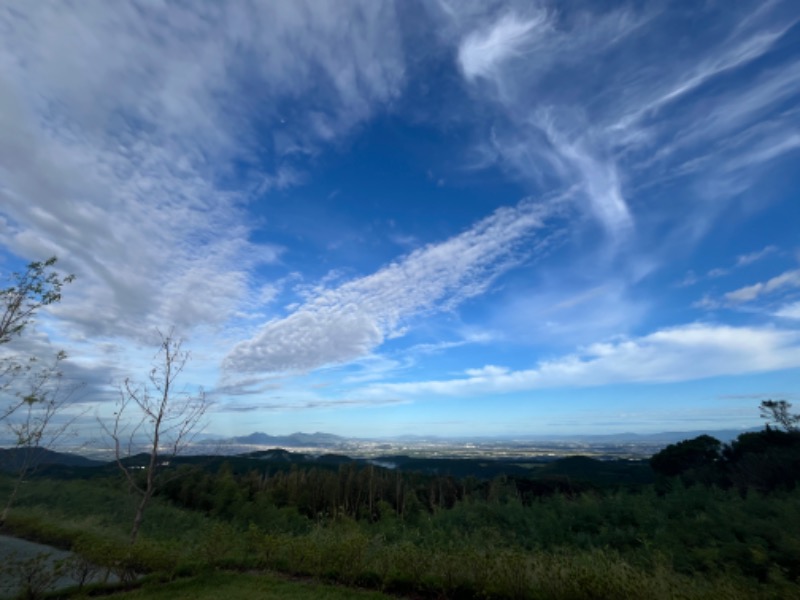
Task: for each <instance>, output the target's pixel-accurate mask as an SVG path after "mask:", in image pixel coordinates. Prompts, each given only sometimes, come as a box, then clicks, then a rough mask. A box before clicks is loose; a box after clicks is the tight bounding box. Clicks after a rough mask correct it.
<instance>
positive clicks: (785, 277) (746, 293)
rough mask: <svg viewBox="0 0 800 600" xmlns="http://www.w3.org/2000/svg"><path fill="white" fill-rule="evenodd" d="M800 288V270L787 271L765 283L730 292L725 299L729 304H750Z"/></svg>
mask: <svg viewBox="0 0 800 600" xmlns="http://www.w3.org/2000/svg"><path fill="white" fill-rule="evenodd" d="M798 287H800V269H798V270H794V271H786V272H785V273H781V274H780V275H777V276H776V277H773V278H772V279H769V280H767V281H764V282H759V283H754V284H753V285H748V286H745V287H742V288H739V289H738V290H734V291H732V292H728V293H727V294H725V296H724V298H725V299H726V300H728V301H729V302H733V303H741V302H750V301H752V300H755V299H757V298H759V297H761V296H765V295H768V294H772V293H775V292H778V291H781V290H785V289H787V288H798Z"/></svg>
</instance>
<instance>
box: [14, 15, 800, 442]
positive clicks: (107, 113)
mask: <svg viewBox="0 0 800 600" xmlns="http://www.w3.org/2000/svg"><path fill="white" fill-rule="evenodd" d="M799 20H800V5H798V4H797V3H796V2H791V1H784V2H782V1H773V2H764V1H758V2H747V1H741V2H722V3H718V2H685V3H680V2H602V3H600V2H580V1H572V2H529V1H524V2H514V1H507V2H505V1H504V2H487V1H483V0H481V1H476V2H469V1H464V2H447V1H444V0H440V1H438V2H437V1H433V0H431V1H430V2H389V1H376V0H364V1H363V2H358V1H336V2H333V1H327V0H313V1H312V0H297V1H293V2H253V3H249V2H245V1H241V2H227V3H218V2H208V3H203V2H187V3H184V2H163V3H160V2H141V3H139V2H126V3H123V2H115V3H108V2H100V1H88V2H80V3H67V2H63V3H45V2H27V1H19V2H15V1H12V2H7V3H5V4H4V5H3V6H2V7H0V32H1V34H0V132H2V134H0V270H1V271H2V272H3V273H4V274H6V273H8V272H9V271H12V270H14V269H18V268H20V266H22V265H24V264H25V263H26V262H28V261H30V260H37V259H41V258H44V257H47V256H50V255H57V256H58V257H59V264H60V265H61V266H62V268H63V269H64V270H65V271H68V272H71V273H74V274H75V275H76V276H77V279H76V281H75V283H74V284H72V285H71V286H70V287H69V289H68V290H67V292H66V294H65V296H64V300H63V302H62V303H61V304H60V305H59V306H57V307H54V308H53V309H52V310H50V311H49V312H47V313H46V314H42V315H41V317H40V319H39V321H38V323H37V326H36V328H35V329H34V330H31V331H30V332H29V335H28V336H27V337H26V338H25V340H23V341H20V342H17V347H16V348H14V349H13V350H14V351H16V352H20V353H21V352H31V353H38V354H42V355H47V354H48V353H51V352H53V351H55V350H56V349H62V348H63V349H64V350H66V351H67V353H68V354H69V356H70V361H69V365H68V375H69V376H70V377H71V378H74V379H76V380H78V381H82V382H84V383H85V384H86V386H85V387H84V389H83V392H82V395H81V397H80V399H79V402H78V404H77V405H76V407H75V410H76V411H78V410H85V409H88V410H89V412H88V413H86V415H90V416H84V417H82V419H81V421H80V422H81V423H82V424H83V426H84V427H85V429H86V431H87V432H88V431H90V430H91V428H92V427H93V426H95V424H96V420H95V414H97V415H100V416H101V417H102V416H103V415H107V414H108V411H109V410H111V407H112V406H113V402H114V400H115V399H116V397H117V393H116V391H115V390H116V388H117V386H118V385H119V383H120V382H121V381H123V380H124V378H125V377H128V376H130V377H133V378H135V379H142V378H144V377H145V376H146V373H147V371H148V369H147V365H148V364H149V363H150V361H151V359H152V357H153V354H154V351H155V347H156V346H155V340H156V339H157V338H156V337H155V336H156V334H155V331H156V329H157V328H161V329H162V330H169V329H170V328H174V330H175V332H176V334H177V335H179V336H180V337H182V338H183V339H184V340H185V348H187V349H189V350H190V351H191V353H192V361H191V363H190V365H189V367H188V369H187V371H186V372H185V378H184V383H185V385H186V386H187V389H190V390H192V389H196V388H197V387H198V386H202V387H203V388H204V389H205V390H206V392H207V394H208V396H209V398H210V399H212V400H213V402H214V405H213V409H212V411H211V413H210V415H209V421H210V422H209V427H208V431H209V432H212V433H218V434H225V435H228V434H230V435H233V434H246V433H249V432H251V431H254V430H260V431H268V432H270V433H289V432H291V431H297V430H302V431H328V432H333V433H339V434H343V435H356V436H365V437H368V436H374V435H381V436H385V435H401V434H408V433H416V434H441V435H506V434H508V435H523V434H532V435H536V434H567V433H606V432H620V431H638V432H648V431H663V430H693V429H702V428H711V429H717V428H728V427H748V426H753V425H757V424H758V422H759V419H758V411H757V406H758V403H759V401H760V400H762V399H765V398H785V399H787V400H789V401H795V402H800V392H799V391H798V383H800V236H798V231H800V227H798V226H799V225H800V199H799V198H798V192H797V190H798V189H800V187H799V186H800V174H798V169H797V164H799V162H798V161H799V159H800V109H798V106H800V102H798V101H799V100H800V24H799V23H798V21H799ZM9 346H10V345H9ZM8 351H11V349H10V348H9V349H8Z"/></svg>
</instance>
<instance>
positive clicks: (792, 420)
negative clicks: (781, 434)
mask: <svg viewBox="0 0 800 600" xmlns="http://www.w3.org/2000/svg"><path fill="white" fill-rule="evenodd" d="M791 408H792V404H791V403H790V402H787V401H786V400H763V401H762V402H761V406H760V407H759V410H760V411H761V418H762V419H767V421H771V422H772V423H775V424H776V425H779V426H781V427H783V429H784V431H787V432H793V431H794V432H796V431H798V430H800V429H799V428H798V424H800V414H797V413H796V414H792V413H790V412H789V411H790V410H791Z"/></svg>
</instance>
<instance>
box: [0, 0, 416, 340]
mask: <svg viewBox="0 0 800 600" xmlns="http://www.w3.org/2000/svg"><path fill="white" fill-rule="evenodd" d="M395 18H396V17H395V14H394V8H393V5H391V4H388V3H374V2H358V1H354V2H347V3H338V2H336V3H316V2H304V1H302V0H301V1H298V2H291V3H279V4H272V3H267V4H264V3H247V2H241V3H236V4H231V5H222V4H213V3H211V4H208V3H204V4H203V3H197V4H194V3H193V4H187V5H181V4H158V3H150V4H146V5H143V6H138V5H135V4H132V3H123V4H120V5H119V6H113V7H112V6H110V5H107V4H104V3H81V4H80V5H77V6H66V5H61V4H40V3H19V4H17V5H16V7H15V8H14V9H13V10H5V11H3V12H2V13H0V28H1V29H2V30H3V31H4V32H5V33H4V35H3V36H2V39H0V72H2V73H3V75H2V76H0V129H1V130H2V131H3V135H2V136H0V180H2V181H3V185H2V187H0V223H2V225H0V243H2V244H3V246H4V247H5V248H7V249H9V250H10V251H12V252H13V253H15V254H16V255H18V256H20V257H22V258H23V259H41V258H43V257H47V256H50V255H53V254H55V255H58V256H59V258H60V264H61V265H62V266H63V268H65V269H66V270H68V271H70V272H74V273H75V274H77V276H78V282H79V283H77V284H76V285H75V286H74V289H71V290H70V293H69V294H65V297H64V302H63V304H62V305H61V306H60V307H59V310H58V312H57V314H58V316H59V318H60V319H61V324H62V325H63V326H64V327H65V328H66V329H68V330H69V334H70V335H74V336H83V335H91V336H127V337H135V338H139V337H141V334H142V332H145V331H148V330H150V329H151V328H152V327H154V326H158V325H160V326H166V325H176V326H178V327H179V328H180V329H181V331H183V332H186V331H188V330H190V329H192V328H194V327H196V326H198V325H207V326H211V327H221V326H223V325H224V324H225V323H226V321H227V320H228V319H229V318H230V317H231V316H233V315H236V314H237V313H239V312H241V311H242V310H249V308H250V307H251V306H253V305H255V304H257V301H258V296H259V290H257V289H256V290H254V289H251V288H252V282H251V279H250V273H251V272H252V270H253V269H254V268H255V267H257V266H259V265H263V264H270V263H275V262H277V261H278V259H279V257H280V256H281V254H282V252H283V251H284V250H285V249H284V248H282V247H280V246H278V245H275V244H269V243H261V244H257V243H254V242H252V241H250V240H251V239H252V236H251V233H252V231H253V229H254V228H255V227H257V226H258V222H254V221H253V220H252V219H251V218H249V217H248V214H249V209H250V206H251V205H252V203H253V202H256V201H258V200H259V199H260V196H262V195H263V194H266V193H269V191H270V190H273V189H278V190H280V189H285V188H286V187H288V186H291V185H296V184H297V183H298V182H300V181H301V180H302V175H301V174H300V171H299V170H298V169H297V168H296V166H295V164H294V161H295V160H296V159H297V157H303V156H309V155H313V154H314V153H315V152H317V151H318V148H319V147H320V146H321V145H323V144H328V143H331V142H333V141H336V140H337V139H339V138H340V137H342V136H346V135H347V134H348V133H349V132H350V131H351V130H352V128H353V127H355V126H356V125H358V124H359V123H361V122H362V121H364V120H365V119H368V118H369V117H371V116H372V115H373V114H374V113H375V112H376V111H379V110H381V107H382V106H383V105H384V104H385V103H386V102H389V101H390V100H391V99H392V98H394V97H395V96H396V95H397V94H398V93H399V91H400V90H401V89H402V86H403V82H404V77H405V67H404V57H403V50H402V47H401V40H400V34H399V29H398V27H397V26H396V23H395ZM232 165H235V168H234V167H233V166H232ZM234 171H235V172H234ZM234 178H235V180H236V181H237V183H236V185H235V186H233V185H231V183H230V182H231V181H232V180H234Z"/></svg>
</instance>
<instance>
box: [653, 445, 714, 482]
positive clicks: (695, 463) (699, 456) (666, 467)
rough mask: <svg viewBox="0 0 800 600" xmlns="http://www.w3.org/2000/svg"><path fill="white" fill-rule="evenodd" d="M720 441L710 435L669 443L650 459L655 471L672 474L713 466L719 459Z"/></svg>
mask: <svg viewBox="0 0 800 600" xmlns="http://www.w3.org/2000/svg"><path fill="white" fill-rule="evenodd" d="M721 446H722V442H720V441H719V440H718V439H716V438H714V437H711V436H710V435H701V436H698V437H696V438H694V439H691V440H684V441H682V442H678V443H677V444H670V445H669V446H667V447H666V448H664V449H663V450H661V451H660V452H658V453H657V454H655V455H654V456H653V457H652V458H651V459H650V466H652V467H653V470H654V471H656V472H657V473H661V474H663V475H668V476H674V475H680V474H681V473H685V472H686V471H689V470H693V469H702V468H704V467H709V466H713V465H714V463H715V462H716V461H717V460H719V457H720V449H721Z"/></svg>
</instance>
